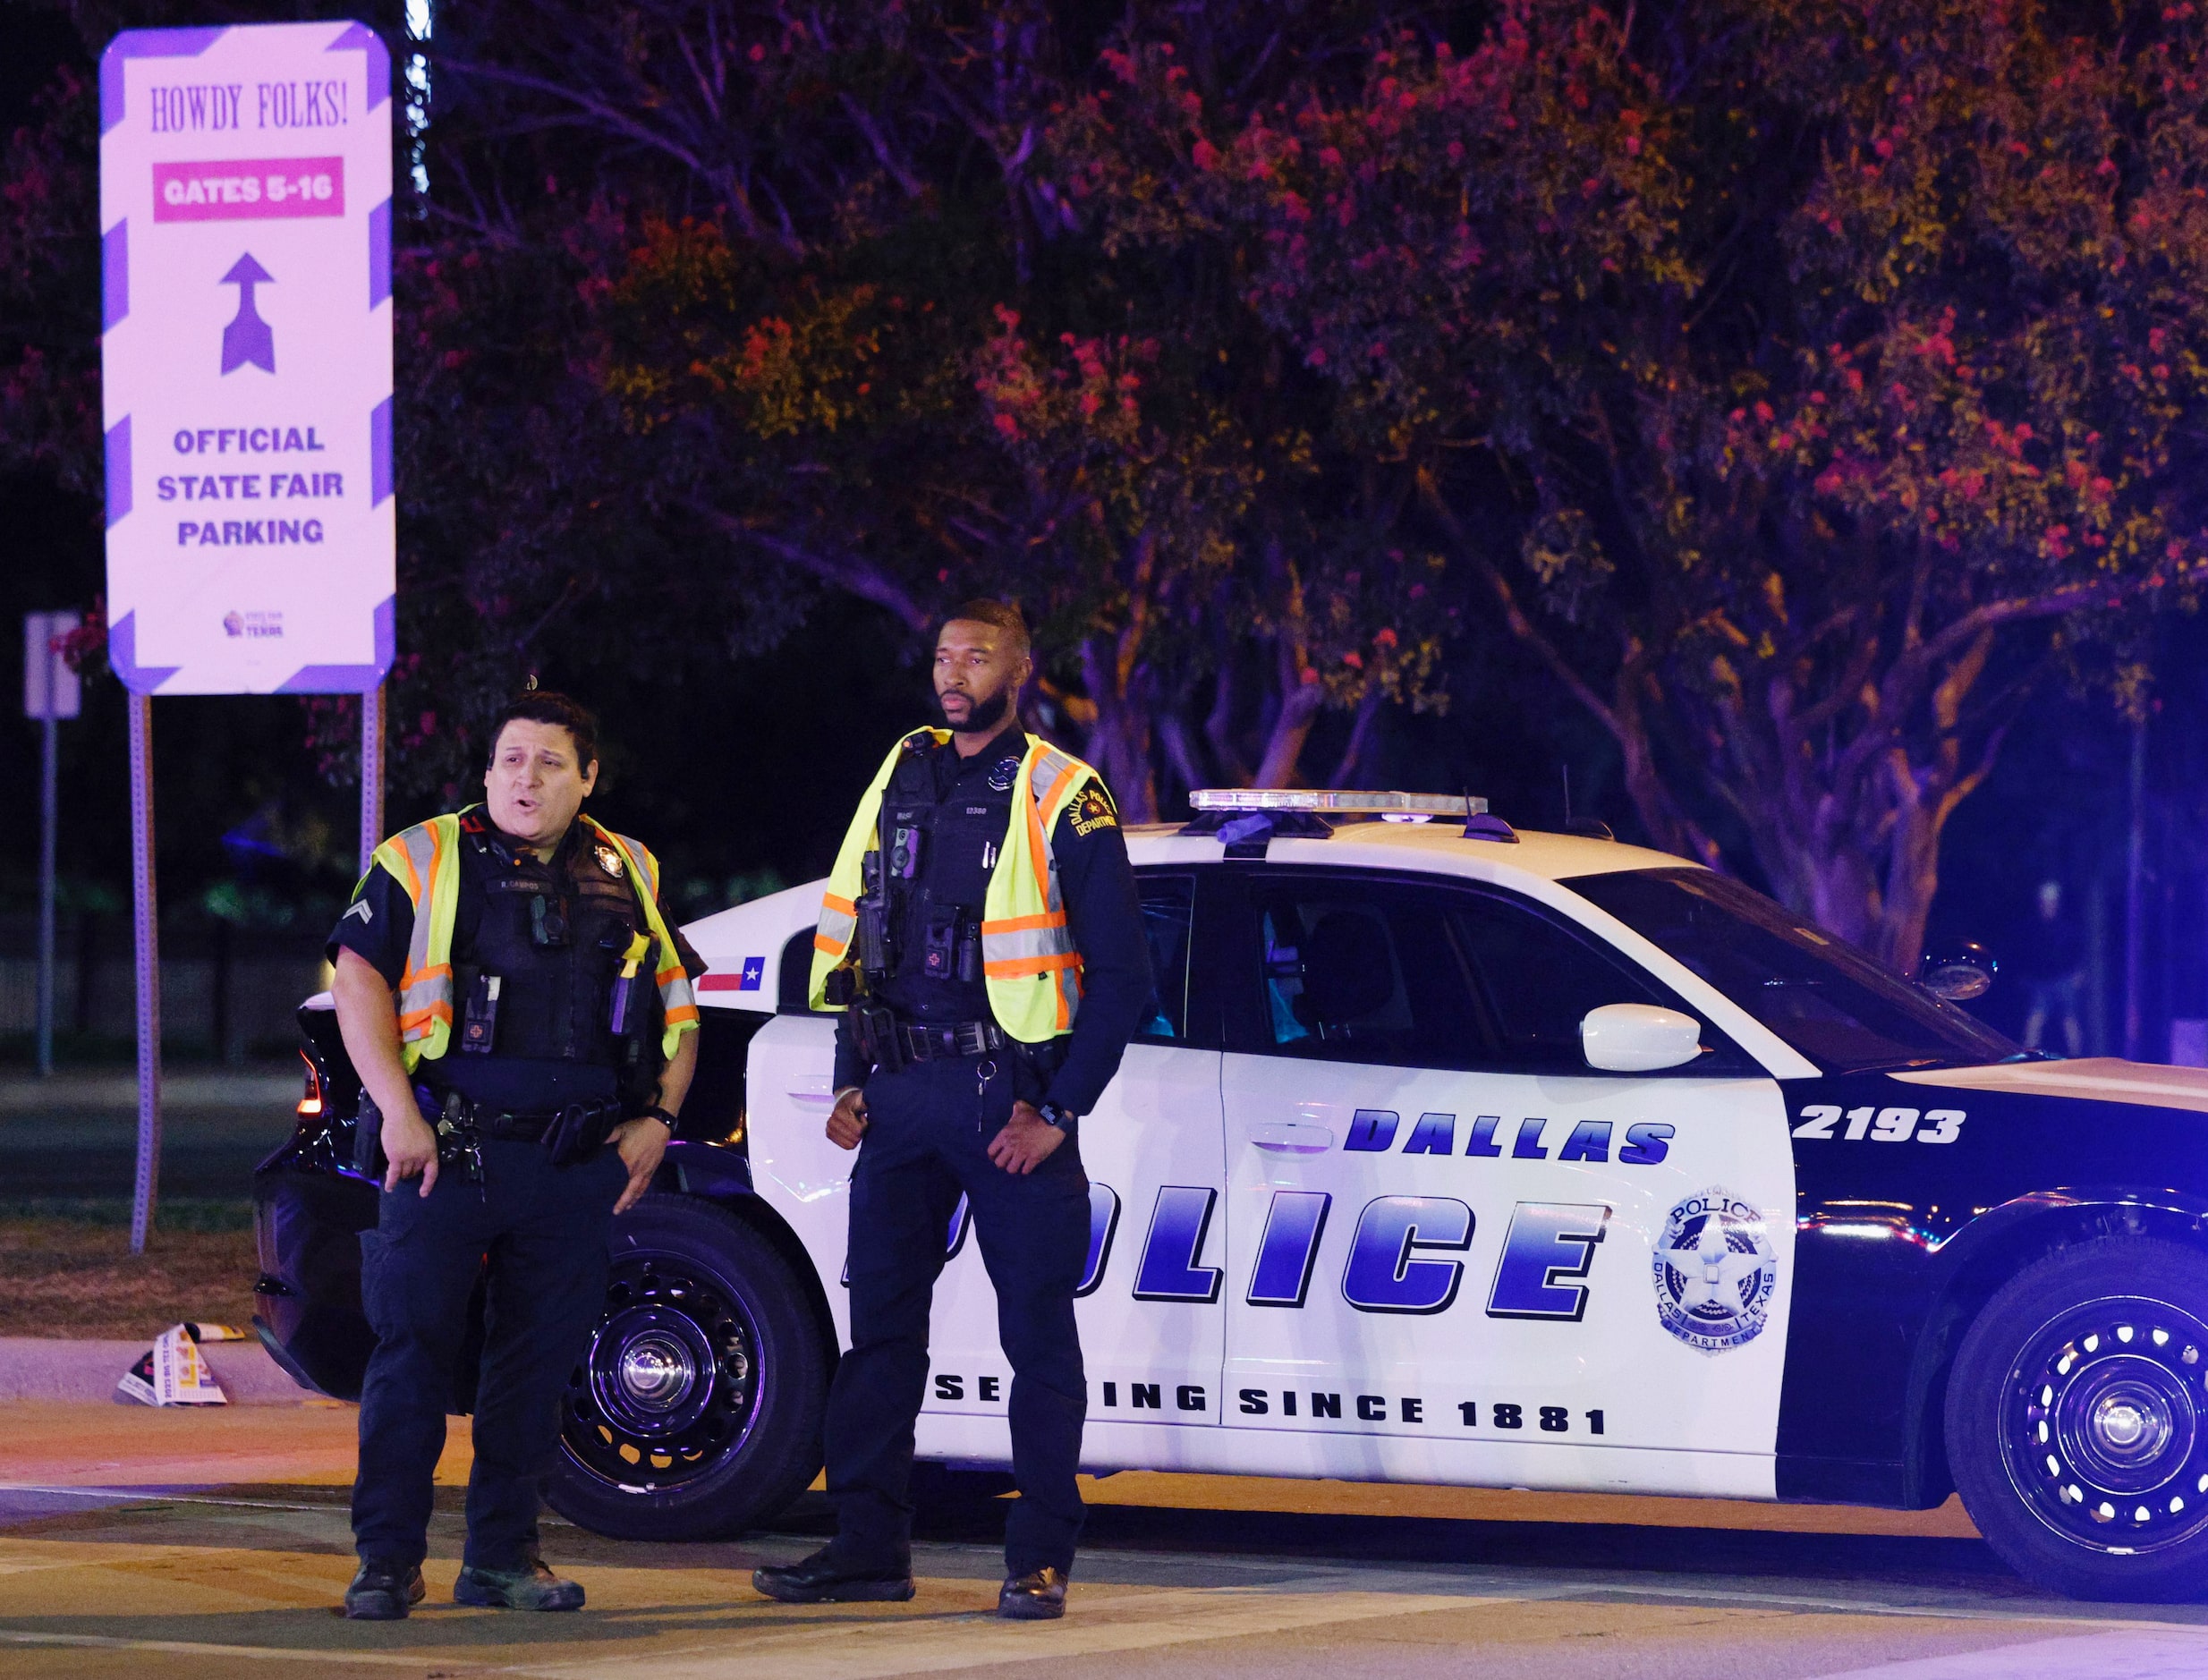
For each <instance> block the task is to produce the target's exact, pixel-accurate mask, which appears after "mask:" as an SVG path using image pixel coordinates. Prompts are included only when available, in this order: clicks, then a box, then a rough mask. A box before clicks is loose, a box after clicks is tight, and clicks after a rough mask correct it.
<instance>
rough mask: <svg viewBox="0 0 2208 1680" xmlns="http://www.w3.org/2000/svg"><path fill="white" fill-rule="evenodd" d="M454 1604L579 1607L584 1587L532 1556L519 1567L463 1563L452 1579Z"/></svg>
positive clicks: (511, 1607)
mask: <svg viewBox="0 0 2208 1680" xmlns="http://www.w3.org/2000/svg"><path fill="white" fill-rule="evenodd" d="M453 1602H454V1604H479V1605H481V1606H483V1607H485V1608H488V1609H494V1610H580V1609H581V1608H582V1586H581V1585H580V1584H579V1583H577V1582H573V1581H563V1580H561V1579H560V1578H559V1577H558V1576H557V1575H556V1574H553V1573H552V1572H551V1571H550V1570H549V1569H548V1568H546V1567H545V1565H544V1563H543V1560H542V1559H540V1558H536V1557H532V1558H531V1559H530V1560H529V1562H528V1563H526V1564H524V1565H522V1567H521V1568H519V1569H479V1568H477V1567H476V1566H475V1565H473V1564H463V1565H461V1566H460V1578H459V1579H458V1580H456V1581H454V1582H453Z"/></svg>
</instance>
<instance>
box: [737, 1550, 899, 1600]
mask: <svg viewBox="0 0 2208 1680" xmlns="http://www.w3.org/2000/svg"><path fill="white" fill-rule="evenodd" d="M752 1587H753V1589H754V1590H755V1591H760V1592H763V1593H765V1594H766V1595H767V1596H768V1597H769V1598H770V1599H779V1600H780V1601H781V1602H782V1603H784V1604H902V1603H904V1601H905V1599H909V1598H911V1597H912V1596H913V1577H912V1574H911V1573H910V1572H909V1571H907V1572H905V1573H904V1574H894V1575H888V1574H873V1573H870V1572H869V1571H865V1570H856V1569H853V1568H851V1567H849V1566H848V1565H845V1564H841V1563H838V1562H837V1561H836V1559H835V1558H833V1557H830V1556H829V1555H828V1551H827V1550H826V1549H825V1548H823V1549H821V1550H820V1551H817V1552H815V1553H813V1555H812V1556H811V1557H808V1558H806V1559H805V1560H804V1561H803V1563H795V1564H777V1565H775V1566H774V1567H772V1568H770V1569H754V1570H753V1571H752Z"/></svg>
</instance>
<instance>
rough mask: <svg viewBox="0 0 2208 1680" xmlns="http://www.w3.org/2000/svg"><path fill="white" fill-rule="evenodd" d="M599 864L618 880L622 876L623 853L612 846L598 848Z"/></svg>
mask: <svg viewBox="0 0 2208 1680" xmlns="http://www.w3.org/2000/svg"><path fill="white" fill-rule="evenodd" d="M598 866H599V868H600V869H602V870H605V871H606V873H607V874H608V875H610V876H612V877H613V878H614V879H616V881H617V880H619V879H620V878H621V853H618V852H616V851H615V850H614V849H613V847H611V846H600V847H599V848H598Z"/></svg>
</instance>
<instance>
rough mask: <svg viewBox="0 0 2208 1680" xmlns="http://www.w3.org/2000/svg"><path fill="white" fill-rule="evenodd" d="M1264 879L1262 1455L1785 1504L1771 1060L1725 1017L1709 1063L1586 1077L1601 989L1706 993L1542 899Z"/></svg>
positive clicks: (1258, 1091) (1236, 1363) (1254, 900)
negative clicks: (1762, 1060)
mask: <svg viewBox="0 0 2208 1680" xmlns="http://www.w3.org/2000/svg"><path fill="white" fill-rule="evenodd" d="M1237 881H1238V884H1239V887H1240V893H1239V906H1240V907H1239V910H1238V912H1236V915H1235V917H1234V919H1233V921H1234V928H1233V936H1232V938H1233V943H1232V944H1231V946H1230V947H1229V949H1230V955H1229V958H1228V961H1229V963H1230V965H1232V966H1233V967H1236V968H1238V969H1239V970H1240V972H1241V978H1240V980H1239V981H1238V982H1237V981H1232V980H1230V982H1229V986H1228V991H1227V1048H1226V1054H1225V1056H1224V1060H1223V1064H1222V1074H1221V1090H1222V1101H1223V1105H1224V1109H1225V1115H1226V1120H1227V1139H1228V1144H1227V1168H1228V1203H1229V1206H1228V1216H1229V1217H1228V1230H1229V1234H1230V1237H1231V1239H1232V1240H1231V1243H1230V1254H1231V1257H1232V1258H1231V1260H1230V1262H1229V1268H1228V1269H1229V1275H1230V1277H1231V1278H1232V1280H1233V1285H1234V1286H1233V1289H1232V1292H1231V1294H1230V1296H1229V1300H1228V1306H1227V1374H1226V1379H1225V1382H1226V1387H1227V1397H1228V1412H1227V1422H1228V1424H1229V1425H1230V1426H1231V1427H1234V1428H1236V1429H1237V1430H1248V1431H1253V1432H1268V1434H1269V1437H1270V1440H1271V1441H1272V1443H1273V1445H1272V1446H1271V1447H1270V1450H1269V1451H1268V1450H1262V1449H1261V1450H1258V1451H1256V1452H1255V1453H1254V1455H1248V1454H1245V1455H1238V1456H1241V1457H1252V1456H1253V1457H1254V1460H1255V1462H1253V1464H1252V1467H1253V1468H1273V1469H1278V1470H1280V1471H1284V1472H1289V1473H1298V1472H1300V1473H1307V1474H1325V1475H1346V1476H1359V1475H1363V1476H1386V1477H1417V1478H1429V1479H1434V1480H1440V1481H1465V1482H1474V1483H1482V1482H1485V1483H1499V1484H1503V1485H1526V1486H1552V1487H1573V1486H1584V1487H1600V1488H1610V1489H1638V1490H1647V1491H1673V1492H1703V1493H1717V1492H1723V1493H1732V1494H1739V1495H1749V1496H1754V1495H1762V1496H1764V1497H1769V1495H1770V1493H1771V1452H1772V1447H1773V1432H1774V1429H1775V1424H1776V1417H1777V1403H1778V1392H1779V1377H1780V1371H1781V1365H1782V1362H1783V1355H1784V1350H1785V1342H1786V1334H1785V1328H1786V1327H1785V1316H1786V1310H1787V1304H1788V1285H1789V1284H1790V1281H1791V1260H1792V1235H1793V1233H1792V1223H1791V1219H1790V1217H1789V1216H1790V1212H1791V1187H1792V1175H1791V1166H1790V1159H1789V1157H1788V1141H1787V1135H1786V1126H1785V1124H1784V1114H1783V1109H1782V1107H1781V1104H1780V1101H1779V1092H1778V1087H1777V1085H1776V1082H1773V1081H1772V1080H1771V1079H1770V1078H1768V1077H1767V1076H1766V1075H1765V1074H1764V1073H1762V1070H1761V1069H1760V1068H1758V1067H1756V1066H1755V1065H1754V1064H1753V1063H1751V1062H1750V1061H1749V1060H1748V1059H1747V1058H1746V1057H1745V1056H1744V1055H1743V1054H1742V1053H1741V1052H1740V1051H1739V1050H1738V1049H1737V1048H1735V1047H1733V1046H1732V1045H1730V1044H1729V1043H1728V1042H1727V1041H1725V1040H1724V1039H1722V1038H1721V1036H1720V1035H1719V1034H1717V1033H1716V1032H1715V1031H1714V1030H1713V1029H1711V1028H1709V1027H1708V1025H1707V1023H1706V1022H1705V1030H1704V1036H1703V1044H1704V1045H1705V1047H1707V1054H1705V1055H1704V1056H1703V1057H1702V1058H1701V1059H1700V1061H1699V1062H1698V1063H1697V1064H1696V1065H1694V1066H1692V1067H1690V1068H1687V1069H1682V1070H1676V1071H1667V1072H1664V1073H1653V1074H1615V1073H1596V1072H1594V1071H1593V1070H1592V1069H1590V1068H1588V1067H1587V1065H1585V1062H1584V1057H1583V1056H1581V1054H1580V1050H1579V1043H1578V1028H1579V1022H1580V1020H1581V1019H1582V1018H1583V1017H1584V1014H1586V1013H1587V1011H1588V1010H1590V1009H1592V1008H1594V1007H1598V1006H1600V1005H1605V1004H1618V1003H1647V1004H1657V1005H1662V1006H1666V1007H1671V1008H1681V1007H1683V1005H1682V1004H1681V1001H1680V1000H1679V999H1678V998H1677V997H1675V996H1672V995H1671V994H1669V992H1668V991H1667V990H1666V989H1665V988H1662V987H1660V985H1658V984H1657V983H1656V982H1655V981H1654V980H1652V978H1651V977H1649V976H1648V975H1647V974H1646V973H1645V972H1643V971H1641V970H1640V969H1638V968H1637V967H1636V966H1635V965H1634V964H1632V963H1629V962H1627V961H1626V960H1625V959H1623V958H1622V957H1620V956H1619V955H1617V954H1616V953H1615V952H1613V951H1611V950H1610V949H1609V947H1607V946H1604V945H1603V944H1601V942H1600V941H1599V940H1597V939H1596V938H1593V937H1592V936H1591V935H1589V934H1587V933H1586V932H1585V930H1584V929H1581V928H1579V927H1578V926H1577V925H1576V924H1575V922H1573V921H1571V920H1570V918H1568V917H1567V916H1565V915H1562V914H1561V913H1559V912H1557V911H1556V910H1554V909H1553V908H1550V907H1544V906H1542V905H1541V904H1536V903H1534V902H1533V901H1531V900H1530V899H1527V898H1524V897H1520V896H1517V895H1511V894H1507V893H1503V892H1499V891H1493V890H1486V889H1482V888H1478V887H1473V885H1472V884H1469V883H1458V882H1455V881H1451V880H1448V879H1446V878H1441V879H1437V878H1431V877H1429V878H1423V879H1420V878H1375V877H1372V876H1366V875H1352V874H1348V873H1346V872H1329V871H1306V870H1295V871H1290V870H1272V869H1265V868H1259V869H1253V870H1242V871H1239V872H1238V874H1237ZM1688 1013H1692V1012H1691V1011H1689V1012H1688ZM1621 1449H1622V1450H1621Z"/></svg>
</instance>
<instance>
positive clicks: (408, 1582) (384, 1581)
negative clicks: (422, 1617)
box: [345, 1558, 428, 1622]
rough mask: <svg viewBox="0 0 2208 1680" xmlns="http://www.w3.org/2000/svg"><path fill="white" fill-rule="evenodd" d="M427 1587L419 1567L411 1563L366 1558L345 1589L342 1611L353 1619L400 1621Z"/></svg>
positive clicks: (419, 1600)
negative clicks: (424, 1585) (422, 1579)
mask: <svg viewBox="0 0 2208 1680" xmlns="http://www.w3.org/2000/svg"><path fill="white" fill-rule="evenodd" d="M427 1590H428V1589H426V1588H425V1587H423V1585H422V1584H421V1571H420V1569H418V1568H416V1567H414V1565H412V1564H394V1563H386V1562H385V1561H383V1560H382V1559H380V1558H365V1559H363V1560H362V1561H361V1567H360V1570H359V1572H358V1573H357V1574H354V1575H353V1577H352V1585H351V1586H349V1587H347V1588H346V1589H345V1614H346V1615H347V1616H350V1617H351V1618H352V1620H354V1621H356V1622H403V1621H404V1620H405V1619H406V1612H407V1608H408V1607H410V1606H412V1605H416V1604H420V1602H421V1595H422V1594H423V1592H425V1591H427Z"/></svg>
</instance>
